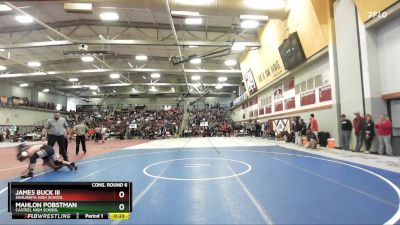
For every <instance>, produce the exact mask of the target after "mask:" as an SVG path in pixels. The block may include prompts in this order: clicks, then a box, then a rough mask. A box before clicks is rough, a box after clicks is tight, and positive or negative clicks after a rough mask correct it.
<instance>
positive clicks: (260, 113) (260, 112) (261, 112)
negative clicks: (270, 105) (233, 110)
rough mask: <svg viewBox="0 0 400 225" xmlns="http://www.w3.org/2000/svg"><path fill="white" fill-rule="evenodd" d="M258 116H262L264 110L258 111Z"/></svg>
mask: <svg viewBox="0 0 400 225" xmlns="http://www.w3.org/2000/svg"><path fill="white" fill-rule="evenodd" d="M258 115H260V116H262V115H264V108H261V109H259V110H258Z"/></svg>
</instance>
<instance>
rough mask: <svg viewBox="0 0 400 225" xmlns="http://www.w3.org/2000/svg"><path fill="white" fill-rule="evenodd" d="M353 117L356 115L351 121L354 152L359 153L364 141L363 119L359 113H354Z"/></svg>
mask: <svg viewBox="0 0 400 225" xmlns="http://www.w3.org/2000/svg"><path fill="white" fill-rule="evenodd" d="M354 115H356V118H354V119H353V126H354V134H355V135H356V148H355V149H354V151H355V152H359V151H360V150H361V147H362V146H363V144H364V139H365V130H364V128H365V126H364V123H365V119H364V118H363V117H361V115H360V112H356V113H354Z"/></svg>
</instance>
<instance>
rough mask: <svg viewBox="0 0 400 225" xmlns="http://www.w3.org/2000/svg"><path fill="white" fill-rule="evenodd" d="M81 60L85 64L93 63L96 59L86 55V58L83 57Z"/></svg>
mask: <svg viewBox="0 0 400 225" xmlns="http://www.w3.org/2000/svg"><path fill="white" fill-rule="evenodd" d="M81 60H82V61H83V62H93V61H94V58H93V57H92V56H90V55H85V56H82V57H81Z"/></svg>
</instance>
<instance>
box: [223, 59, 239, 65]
mask: <svg viewBox="0 0 400 225" xmlns="http://www.w3.org/2000/svg"><path fill="white" fill-rule="evenodd" d="M224 63H225V66H234V65H236V64H237V61H236V60H234V59H227V60H225V62H224Z"/></svg>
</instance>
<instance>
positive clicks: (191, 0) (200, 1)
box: [173, 0, 215, 6]
mask: <svg viewBox="0 0 400 225" xmlns="http://www.w3.org/2000/svg"><path fill="white" fill-rule="evenodd" d="M173 3H174V4H178V5H187V6H209V5H211V4H213V3H215V0H173Z"/></svg>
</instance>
